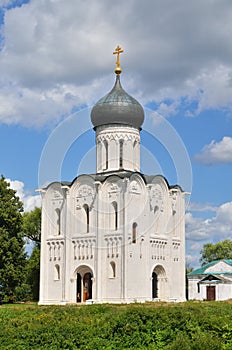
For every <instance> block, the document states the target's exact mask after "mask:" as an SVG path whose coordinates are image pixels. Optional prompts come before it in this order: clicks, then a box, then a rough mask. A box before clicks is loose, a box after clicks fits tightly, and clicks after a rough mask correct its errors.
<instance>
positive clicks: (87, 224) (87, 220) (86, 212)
mask: <svg viewBox="0 0 232 350" xmlns="http://www.w3.org/2000/svg"><path fill="white" fill-rule="evenodd" d="M83 208H84V210H85V215H86V232H87V233H89V206H88V205H87V204H84V205H83Z"/></svg>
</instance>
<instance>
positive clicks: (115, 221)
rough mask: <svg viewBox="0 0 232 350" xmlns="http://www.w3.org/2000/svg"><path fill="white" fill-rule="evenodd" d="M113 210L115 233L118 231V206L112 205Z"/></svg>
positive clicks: (114, 203)
mask: <svg viewBox="0 0 232 350" xmlns="http://www.w3.org/2000/svg"><path fill="white" fill-rule="evenodd" d="M112 205H113V208H114V230H115V231H117V229H118V204H117V203H116V202H113V203H112Z"/></svg>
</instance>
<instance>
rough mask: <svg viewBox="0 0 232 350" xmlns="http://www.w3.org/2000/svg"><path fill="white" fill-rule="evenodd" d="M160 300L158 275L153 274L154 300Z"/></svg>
mask: <svg viewBox="0 0 232 350" xmlns="http://www.w3.org/2000/svg"><path fill="white" fill-rule="evenodd" d="M155 298H158V279H157V274H156V273H155V272H154V271H153V272H152V299H155Z"/></svg>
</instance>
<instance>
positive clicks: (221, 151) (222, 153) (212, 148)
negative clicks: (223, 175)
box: [195, 136, 232, 165]
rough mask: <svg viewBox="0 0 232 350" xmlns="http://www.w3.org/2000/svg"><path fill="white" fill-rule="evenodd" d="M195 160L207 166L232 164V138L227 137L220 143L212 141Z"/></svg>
mask: <svg viewBox="0 0 232 350" xmlns="http://www.w3.org/2000/svg"><path fill="white" fill-rule="evenodd" d="M195 159H196V160H197V161H198V162H200V163H203V164H206V165H212V164H219V163H224V164H225V163H232V137H228V136H225V137H223V139H222V140H221V141H219V142H216V141H214V140H213V141H211V142H210V144H209V145H206V146H204V148H203V149H202V151H201V153H199V154H197V155H196V156H195Z"/></svg>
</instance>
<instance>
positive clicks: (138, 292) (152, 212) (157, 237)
mask: <svg viewBox="0 0 232 350" xmlns="http://www.w3.org/2000/svg"><path fill="white" fill-rule="evenodd" d="M120 52H121V51H120V48H119V47H118V48H117V50H116V53H117V62H116V64H117V67H116V69H115V73H116V82H115V85H114V87H113V89H112V90H111V91H110V92H109V93H108V94H107V95H106V96H104V97H103V98H102V99H100V100H99V101H98V102H97V103H96V105H95V106H94V107H93V109H92V112H91V120H92V123H93V127H94V130H95V133H96V157H97V161H96V164H97V169H96V173H95V174H90V175H79V176H78V177H77V178H75V179H74V180H73V182H71V183H68V182H65V183H62V182H54V183H51V184H50V185H49V186H47V187H46V188H44V189H42V190H41V195H42V232H41V236H42V239H41V272H40V301H39V303H40V304H68V303H78V302H86V303H92V302H96V303H103V302H110V303H127V302H135V301H137V302H144V301H152V300H164V301H184V300H185V222H184V213H185V200H184V192H183V191H182V189H181V188H180V187H179V186H178V185H175V186H170V185H169V184H168V182H167V180H166V179H165V178H164V177H163V176H161V175H154V176H151V175H149V176H148V175H144V174H142V173H140V131H141V127H142V123H143V120H144V111H143V108H142V106H141V105H140V104H139V103H138V102H137V101H136V100H135V99H134V98H133V97H131V96H130V95H128V94H127V93H126V92H125V91H124V89H123V88H122V86H121V83H120V73H121V67H120V62H119V53H120Z"/></svg>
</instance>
